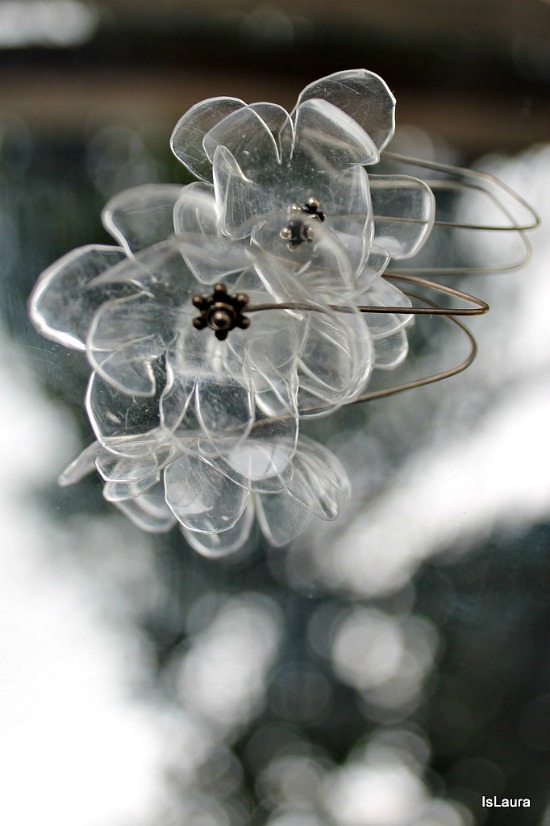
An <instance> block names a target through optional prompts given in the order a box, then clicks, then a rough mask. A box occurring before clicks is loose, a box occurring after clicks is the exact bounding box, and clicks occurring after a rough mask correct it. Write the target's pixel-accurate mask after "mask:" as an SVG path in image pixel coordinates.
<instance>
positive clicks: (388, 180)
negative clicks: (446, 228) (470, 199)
mask: <svg viewBox="0 0 550 826" xmlns="http://www.w3.org/2000/svg"><path fill="white" fill-rule="evenodd" d="M369 180H370V189H371V198H372V208H373V212H374V224H375V234H374V240H375V243H376V244H377V246H379V247H382V248H383V249H385V250H387V252H388V253H389V254H390V255H391V256H392V258H411V256H413V255H416V253H417V252H418V251H419V250H420V249H421V247H422V246H423V244H424V243H425V242H426V240H427V238H428V236H429V234H430V232H431V230H432V227H433V223H434V218H435V198H434V194H433V192H432V190H431V189H430V187H429V186H428V185H427V184H425V183H424V181H420V180H418V179H417V178H412V177H410V176H408V175H371V176H370V178H369Z"/></svg>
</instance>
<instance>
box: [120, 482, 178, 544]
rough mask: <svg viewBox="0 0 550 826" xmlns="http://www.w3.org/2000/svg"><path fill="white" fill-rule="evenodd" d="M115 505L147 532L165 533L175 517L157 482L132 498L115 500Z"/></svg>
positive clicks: (174, 521)
mask: <svg viewBox="0 0 550 826" xmlns="http://www.w3.org/2000/svg"><path fill="white" fill-rule="evenodd" d="M113 505H115V506H116V507H117V508H118V509H119V510H120V511H121V512H122V513H123V514H124V515H125V516H127V517H128V519H130V520H131V521H132V522H133V523H134V525H137V527H138V528H141V530H143V531H148V532H149V533H165V532H166V531H169V530H170V528H173V527H174V525H175V524H176V523H177V519H176V517H175V516H174V514H173V512H172V511H171V510H170V508H169V507H168V505H167V504H166V499H165V496H164V485H163V484H162V483H160V482H159V483H157V485H156V486H154V487H152V488H150V489H149V490H148V491H147V492H146V493H142V494H140V495H139V496H136V497H135V498H133V499H125V500H115V501H113Z"/></svg>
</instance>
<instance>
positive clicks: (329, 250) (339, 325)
mask: <svg viewBox="0 0 550 826" xmlns="http://www.w3.org/2000/svg"><path fill="white" fill-rule="evenodd" d="M394 109H395V99H394V97H393V95H392V94H391V92H390V91H389V89H388V87H387V85H386V84H385V83H384V81H383V80H382V79H381V78H380V77H378V75H375V74H373V73H371V72H368V71H366V70H364V69H360V70H352V71H347V72H339V73H336V74H334V75H331V76H329V77H327V78H323V79H321V80H319V81H316V82H315V83H312V84H311V85H310V86H308V87H306V89H304V91H303V92H302V93H301V95H300V97H299V99H298V104H297V106H296V108H295V110H294V111H293V112H292V113H290V114H289V113H287V112H286V111H285V110H284V109H282V108H281V107H280V106H277V105H275V104H269V103H257V104H251V105H247V104H245V103H244V102H243V101H240V100H237V99H235V98H214V99H211V100H207V101H203V102H202V103H199V104H197V105H196V106H194V107H193V108H192V109H190V110H189V112H187V113H186V114H185V115H184V116H183V117H182V118H181V120H180V121H179V123H178V124H177V126H176V128H175V130H174V133H173V135H172V148H173V151H174V152H175V154H176V156H177V157H178V158H179V159H180V160H181V161H182V162H183V163H184V164H185V165H186V166H187V168H188V169H189V170H190V171H191V172H192V173H193V174H195V175H196V176H197V177H198V178H199V179H200V181H199V182H197V183H193V184H190V185H188V186H185V187H180V186H174V185H150V186H143V187H138V188H136V189H132V190H128V191H126V192H122V193H120V194H119V195H117V196H116V197H115V198H113V199H112V200H111V201H110V202H109V203H108V204H107V206H106V208H105V210H104V212H103V222H104V224H105V227H106V228H107V229H108V230H109V232H110V233H111V234H112V235H113V237H114V238H115V240H116V242H117V243H118V246H111V247H110V246H99V245H97V246H94V245H92V246H87V247H82V248H80V249H77V250H74V251H73V252H71V253H69V254H68V255H66V256H64V257H63V258H62V259H60V260H59V261H58V262H56V263H55V264H53V265H52V266H51V267H50V268H48V270H46V271H45V272H44V273H43V274H42V275H41V276H40V278H39V280H38V282H37V284H36V287H35V289H34V291H33V293H32V295H31V298H30V303H29V308H30V316H31V319H32V321H33V323H34V325H35V326H36V328H37V329H38V330H39V331H40V332H41V333H42V334H43V335H45V336H46V337H48V338H50V339H53V340H54V341H57V342H58V343H59V344H61V345H63V346H66V347H72V348H75V349H78V350H82V351H83V352H85V353H86V355H87V358H88V362H89V364H90V367H91V375H90V380H89V384H88V391H87V396H86V409H87V413H88V417H89V420H90V424H91V427H92V429H93V431H94V434H95V438H96V441H95V442H94V443H93V444H92V445H91V446H90V447H89V448H87V449H86V450H85V451H84V452H83V453H82V454H81V455H80V456H79V457H78V458H77V459H76V460H75V461H74V462H73V463H72V464H71V465H70V466H69V468H67V469H66V471H64V473H63V474H62V476H61V477H60V483H61V484H64V485H65V484H72V483H75V482H77V481H79V479H81V478H82V477H83V476H84V475H85V474H86V473H89V472H91V471H93V470H94V469H95V470H97V471H98V472H99V474H100V476H101V477H102V479H103V480H104V489H103V492H104V496H105V498H106V499H107V500H108V501H110V502H112V503H113V504H115V505H116V506H117V507H118V508H119V509H120V510H121V511H122V512H124V513H125V514H126V515H127V516H128V517H129V518H130V519H131V520H132V521H134V522H135V524H137V525H138V526H139V527H141V528H143V529H144V530H148V531H153V532H158V531H165V530H169V529H170V528H171V527H173V526H174V525H175V524H179V526H180V528H181V531H182V533H183V535H184V536H185V538H186V539H187V541H188V542H189V543H190V544H191V545H192V546H193V547H194V548H195V549H197V550H198V551H200V552H201V553H203V554H206V555H213V556H220V555H223V554H224V553H230V552H232V551H235V550H237V549H238V548H239V547H241V546H242V545H243V544H244V543H245V542H246V541H247V538H248V536H249V534H250V531H251V529H252V525H253V521H254V514H256V516H257V520H258V523H259V525H260V528H261V530H262V532H263V533H264V535H265V536H266V537H267V539H268V541H269V542H271V543H272V544H275V545H282V544H286V543H287V542H289V541H291V540H292V539H293V538H294V537H295V536H297V535H298V534H299V533H300V532H301V531H302V530H303V529H304V528H305V527H306V526H307V524H308V522H309V519H310V517H311V516H312V515H313V514H315V515H317V516H319V517H320V518H322V519H334V518H336V516H337V514H338V509H339V503H340V501H341V499H342V497H343V496H346V495H347V494H348V493H349V484H348V482H347V479H346V476H345V472H344V471H343V469H342V467H341V466H340V464H339V462H338V460H337V459H336V458H335V457H334V456H333V455H332V454H331V453H330V452H329V451H328V450H327V449H326V448H324V447H322V446H321V445H319V444H317V443H316V442H314V441H313V440H311V439H308V438H306V437H304V436H303V435H300V433H299V431H300V423H301V421H302V420H303V419H306V418H308V417H312V416H313V417H319V416H327V415H330V414H331V413H333V412H335V411H336V410H337V409H338V408H340V407H342V406H343V405H347V404H351V403H358V402H362V401H368V400H370V399H373V398H379V397H380V396H383V395H390V394H392V393H396V392H399V391H401V390H406V389H408V388H410V387H417V386H420V385H422V384H428V383H430V382H433V381H438V380H440V379H443V378H447V377H449V376H451V375H455V374H456V373H458V372H460V371H461V370H463V369H465V368H466V367H467V366H468V365H469V364H470V363H471V361H472V359H473V357H474V354H475V341H474V339H473V337H472V336H471V333H469V331H468V330H467V329H466V328H465V327H464V326H463V324H462V322H461V321H460V320H459V319H458V318H457V317H458V316H460V315H473V314H480V313H483V312H486V310H487V309H488V307H487V305H486V304H485V302H483V301H482V300H480V299H477V298H475V297H474V296H471V295H468V294H467V293H464V292H462V291H460V290H457V289H455V288H453V287H450V286H444V285H439V284H437V283H435V282H433V281H429V280H427V279H426V277H425V275H426V274H432V275H437V274H442V273H443V274H459V273H461V272H466V271H468V272H469V271H489V270H492V269H493V270H494V269H504V268H507V267H511V266H517V265H518V263H521V262H522V261H523V260H525V259H526V257H527V256H528V254H529V246H528V242H527V240H526V237H525V232H526V230H528V229H530V228H531V227H533V226H535V225H536V224H537V221H538V219H537V217H536V216H535V215H534V213H533V212H532V210H531V209H530V208H529V207H528V205H527V204H525V203H524V202H523V201H522V200H521V199H520V198H519V197H518V196H516V195H515V194H514V193H512V192H511V191H510V190H508V189H507V188H506V187H505V186H504V185H502V184H500V183H499V182H498V181H496V180H495V179H493V178H491V177H490V176H487V175H483V174H482V173H475V172H470V171H468V170H461V169H457V168H452V167H442V166H441V165H437V164H430V163H425V162H422V161H418V160H415V159H409V158H406V157H404V156H400V155H395V154H391V153H389V152H387V151H385V150H384V147H385V146H386V144H387V143H388V142H389V140H390V139H391V137H392V135H393V130H394ZM379 162H381V163H382V164H386V165H387V164H388V163H389V164H393V165H394V166H395V170H396V171H395V173H394V174H387V172H388V170H387V169H384V172H385V174H382V175H372V174H367V171H366V169H365V167H366V166H369V167H370V166H372V165H375V164H378V163H379ZM407 167H414V169H415V173H416V175H417V176H418V174H420V173H421V174H422V176H423V177H425V180H421V179H420V178H419V177H411V176H409V175H407V174H404V172H405V170H406V169H407ZM432 172H435V173H436V176H435V178H434V179H433V180H432V179H431V178H430V177H429V176H430V174H431V173H432ZM438 195H443V196H444V197H445V199H446V201H447V202H448V201H449V199H450V198H454V199H455V201H456V203H457V205H458V207H457V215H458V218H457V220H456V221H448V220H441V219H440V218H439V215H438V207H437V200H438ZM472 199H474V201H475V204H474V206H475V208H476V210H477V211H479V210H478V207H479V206H481V210H482V211H483V212H484V214H485V213H487V214H489V215H490V216H491V223H481V224H476V223H474V221H473V219H471V220H470V219H469V218H468V213H467V209H468V205H469V204H470V202H471V200H472ZM460 210H462V213H464V211H465V210H466V217H465V218H462V217H461V212H460ZM493 217H494V220H492V219H493ZM457 230H458V231H463V232H474V233H475V232H477V233H483V232H505V233H509V234H512V235H513V236H514V237H516V238H517V239H518V244H519V248H520V253H519V257H518V258H517V259H514V260H512V261H499V262H498V263H497V264H493V266H492V267H491V266H490V265H487V264H483V265H481V266H472V265H469V266H467V267H463V266H459V265H457V264H456V263H455V262H453V261H449V260H445V261H443V262H442V263H437V265H436V264H431V265H430V269H426V267H423V266H422V265H421V266H420V267H418V266H417V268H415V264H414V262H412V268H411V265H410V264H409V263H408V259H412V258H413V257H414V256H416V255H417V253H418V252H419V251H420V250H421V249H422V248H423V247H424V246H425V245H427V244H429V241H430V238H433V237H434V236H438V233H439V234H440V233H443V234H445V233H449V232H452V231H457ZM436 247H437V248H438V249H442V248H443V249H449V245H447V246H445V245H444V244H443V245H442V244H440V243H439V244H437V245H436ZM436 251H437V250H436ZM432 258H433V256H431V257H430V260H432ZM396 262H398V265H399V271H396V270H395V269H394V266H395V263H396ZM402 262H405V266H403V263H402ZM419 291H420V293H419ZM430 293H431V296H435V297H436V299H437V298H439V297H444V298H445V303H444V304H441V303H439V301H438V300H434V298H433V297H430ZM457 300H458V301H459V302H460V303H459V306H456V302H457ZM449 302H450V303H449ZM427 313H428V314H430V315H442V316H444V317H446V318H447V319H448V320H449V321H451V323H452V324H454V325H455V327H456V328H457V329H458V330H459V331H460V332H462V333H464V335H466V336H467V338H468V340H469V342H470V353H469V355H468V356H467V357H466V359H465V360H464V361H463V362H462V363H461V364H459V365H456V366H454V367H451V368H449V369H445V370H442V371H440V372H439V373H436V374H434V375H431V376H426V377H422V378H419V379H415V380H412V381H408V382H404V383H402V384H397V385H394V386H391V387H389V388H386V389H384V390H369V389H368V383H369V379H370V377H371V375H372V372H373V370H375V369H393V368H396V367H397V366H399V364H401V363H402V362H403V361H404V360H405V359H406V356H407V353H408V340H407V325H408V324H409V323H410V321H411V320H412V318H413V317H414V316H416V315H422V314H427Z"/></svg>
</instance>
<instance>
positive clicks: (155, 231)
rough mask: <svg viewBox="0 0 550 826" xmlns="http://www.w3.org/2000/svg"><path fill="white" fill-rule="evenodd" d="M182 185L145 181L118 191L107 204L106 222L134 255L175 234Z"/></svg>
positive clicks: (117, 238) (106, 226)
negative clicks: (175, 215) (176, 211)
mask: <svg viewBox="0 0 550 826" xmlns="http://www.w3.org/2000/svg"><path fill="white" fill-rule="evenodd" d="M181 191H182V187H181V186H177V185H174V184H146V185H144V186H136V187H133V188H132V189H127V190H126V191H124V192H119V193H118V195H115V196H114V198H111V200H110V201H109V202H108V203H107V205H106V206H105V208H104V210H103V212H102V214H101V218H102V221H103V226H104V227H105V229H106V230H107V232H110V233H111V235H112V236H113V238H115V240H116V241H118V242H119V243H120V244H121V246H122V247H124V249H126V250H127V251H128V253H129V254H130V255H131V254H133V253H135V252H139V251H140V250H143V249H147V247H152V246H153V245H154V244H158V243H160V242H161V241H166V239H167V238H170V237H171V236H172V235H173V234H174V206H175V204H176V202H177V200H178V198H179V196H180V194H181Z"/></svg>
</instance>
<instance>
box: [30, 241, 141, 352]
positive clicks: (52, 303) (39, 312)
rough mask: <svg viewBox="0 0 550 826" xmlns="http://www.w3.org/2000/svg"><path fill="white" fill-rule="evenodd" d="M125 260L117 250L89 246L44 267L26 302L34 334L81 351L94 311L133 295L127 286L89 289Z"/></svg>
mask: <svg viewBox="0 0 550 826" xmlns="http://www.w3.org/2000/svg"><path fill="white" fill-rule="evenodd" d="M125 259H126V255H125V252H124V250H122V249H120V248H119V247H108V246H100V245H91V246H87V247H79V248H78V249H75V250H73V251H72V252H69V253H68V254H67V255H64V256H63V257H62V258H60V259H59V260H58V261H56V262H55V264H52V266H51V267H48V269H47V270H45V271H44V272H43V273H42V275H41V276H40V278H39V279H38V281H37V282H36V285H35V287H34V290H33V291H32V294H31V297H30V299H29V313H30V317H31V319H32V322H33V324H34V326H35V327H36V329H37V330H38V332H39V333H41V334H42V335H43V336H46V338H50V339H52V340H53V341H57V342H59V343H60V344H64V345H65V346H66V347H73V348H75V349H76V350H84V349H85V348H86V337H87V335H88V330H89V327H90V324H91V322H92V318H93V316H94V313H95V312H96V310H97V309H98V307H100V306H101V304H102V303H103V302H105V301H108V300H110V299H113V298H118V297H120V296H121V295H125V294H126V295H127V294H128V292H135V291H136V290H135V289H132V287H131V285H130V286H129V285H114V286H113V285H111V284H105V285H97V286H95V287H91V286H90V285H91V284H92V282H94V281H95V279H96V278H97V276H98V275H100V274H101V273H105V272H108V271H109V270H110V269H111V268H112V267H113V266H115V265H116V264H118V263H119V262H120V261H123V260H125Z"/></svg>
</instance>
